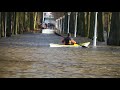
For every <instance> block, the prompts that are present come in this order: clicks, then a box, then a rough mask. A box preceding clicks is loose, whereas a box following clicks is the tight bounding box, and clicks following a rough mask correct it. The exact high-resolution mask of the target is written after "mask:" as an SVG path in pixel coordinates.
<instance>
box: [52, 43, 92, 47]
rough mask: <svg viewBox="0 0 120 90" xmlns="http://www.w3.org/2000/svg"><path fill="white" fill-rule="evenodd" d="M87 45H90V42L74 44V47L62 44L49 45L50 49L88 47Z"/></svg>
mask: <svg viewBox="0 0 120 90" xmlns="http://www.w3.org/2000/svg"><path fill="white" fill-rule="evenodd" d="M89 45H90V42H85V43H80V44H74V45H63V44H54V43H50V47H88V46H89Z"/></svg>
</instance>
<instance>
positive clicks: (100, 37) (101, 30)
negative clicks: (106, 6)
mask: <svg viewBox="0 0 120 90" xmlns="http://www.w3.org/2000/svg"><path fill="white" fill-rule="evenodd" d="M102 20H103V18H102V12H98V26H97V40H98V41H100V42H104V28H103V21H102Z"/></svg>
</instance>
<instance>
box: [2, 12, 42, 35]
mask: <svg viewBox="0 0 120 90" xmlns="http://www.w3.org/2000/svg"><path fill="white" fill-rule="evenodd" d="M41 16H42V13H41V12H0V37H6V36H7V37H10V36H11V35H17V34H21V33H23V32H26V31H30V30H35V29H37V28H38V25H39V24H40V17H41Z"/></svg>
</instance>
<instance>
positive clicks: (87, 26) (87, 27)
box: [86, 12, 90, 37]
mask: <svg viewBox="0 0 120 90" xmlns="http://www.w3.org/2000/svg"><path fill="white" fill-rule="evenodd" d="M86 14H87V15H86V37H88V36H89V27H90V18H89V16H90V15H89V12H87V13H86Z"/></svg>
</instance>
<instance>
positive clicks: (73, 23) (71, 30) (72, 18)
mask: <svg viewBox="0 0 120 90" xmlns="http://www.w3.org/2000/svg"><path fill="white" fill-rule="evenodd" d="M74 17H75V15H74V12H71V14H70V25H69V27H70V33H72V34H74V28H75V18H74Z"/></svg>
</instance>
